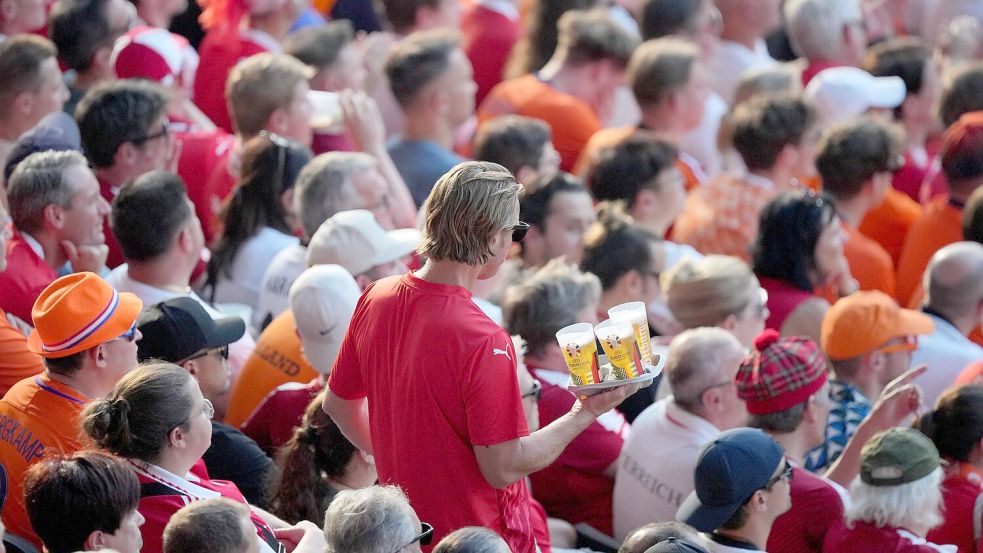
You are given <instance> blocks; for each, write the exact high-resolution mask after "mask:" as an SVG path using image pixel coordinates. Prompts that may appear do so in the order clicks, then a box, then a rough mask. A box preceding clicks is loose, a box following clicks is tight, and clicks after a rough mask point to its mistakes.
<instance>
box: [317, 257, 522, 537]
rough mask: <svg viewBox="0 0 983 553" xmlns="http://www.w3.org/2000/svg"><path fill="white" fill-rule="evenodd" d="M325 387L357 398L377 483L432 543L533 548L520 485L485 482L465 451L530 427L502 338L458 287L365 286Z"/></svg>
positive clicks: (387, 282) (405, 282) (404, 280)
mask: <svg viewBox="0 0 983 553" xmlns="http://www.w3.org/2000/svg"><path fill="white" fill-rule="evenodd" d="M328 387H329V388H330V389H331V391H332V392H333V393H334V394H335V395H337V396H339V397H341V398H342V399H346V400H356V399H361V398H367V399H368V408H369V428H370V430H371V433H372V446H373V447H372V448H373V453H374V454H375V461H376V468H377V469H378V472H379V481H380V482H381V483H384V484H398V485H399V486H401V487H402V488H403V489H404V490H405V491H406V495H407V496H408V497H409V499H410V502H411V503H412V504H413V508H414V509H415V510H416V512H417V514H418V515H419V517H420V520H424V521H427V522H429V523H431V524H433V526H434V528H435V529H436V531H435V535H434V543H437V542H438V541H440V539H441V538H443V537H444V536H446V535H447V534H449V533H451V532H453V531H454V530H457V529H458V528H462V527H464V526H485V527H487V528H490V529H491V530H493V531H495V532H496V533H498V534H499V535H501V536H502V537H503V538H504V539H505V541H506V542H507V543H508V544H509V546H510V547H511V548H512V551H513V552H515V553H533V552H534V551H535V550H536V544H535V539H534V538H533V530H532V526H531V524H530V518H529V510H530V507H529V493H528V491H527V490H526V485H525V482H524V480H519V481H518V482H515V483H513V484H511V485H509V486H508V487H506V488H504V489H496V488H494V487H492V486H491V485H490V484H489V483H488V482H487V481H486V480H485V478H484V476H483V475H482V473H481V470H480V468H479V467H478V461H477V458H476V457H475V454H474V449H473V448H474V447H475V446H491V445H496V444H500V443H504V442H508V441H511V440H515V439H518V438H520V437H522V436H527V435H528V434H529V429H528V426H527V425H526V417H525V414H524V412H523V409H522V402H521V401H520V399H519V384H518V378H517V376H516V365H515V351H514V349H513V347H512V340H511V339H510V338H509V335H508V334H507V333H506V332H505V331H504V330H502V328H501V327H499V326H498V325H496V324H495V323H494V322H492V320H491V319H489V318H488V317H487V316H485V314H484V313H482V311H481V310H480V309H479V308H478V306H476V305H475V304H474V302H473V301H472V300H471V293H470V292H469V291H468V290H467V289H465V288H463V287H460V286H451V285H444V284H435V283H432V282H429V281H426V280H423V279H420V278H417V277H416V276H415V275H414V274H413V273H407V274H405V275H403V276H394V277H389V278H385V279H382V280H379V281H377V282H375V283H374V284H372V285H371V286H369V287H368V288H367V289H366V290H365V293H364V294H363V295H362V297H361V299H359V302H358V305H357V306H356V307H355V313H354V315H353V316H352V321H351V326H350V327H349V328H348V333H347V334H346V335H345V340H344V342H343V343H342V345H341V350H340V351H339V352H338V357H337V359H336V360H335V364H334V367H333V368H332V370H331V376H330V377H329V380H328ZM428 550H429V548H428Z"/></svg>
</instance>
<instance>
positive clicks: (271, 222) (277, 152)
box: [205, 132, 311, 312]
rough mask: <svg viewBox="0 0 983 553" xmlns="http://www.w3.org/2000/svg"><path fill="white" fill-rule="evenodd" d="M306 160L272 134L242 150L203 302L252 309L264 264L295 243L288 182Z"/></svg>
mask: <svg viewBox="0 0 983 553" xmlns="http://www.w3.org/2000/svg"><path fill="white" fill-rule="evenodd" d="M310 160H311V154H310V150H308V149H307V148H305V147H303V146H300V145H299V144H296V143H294V142H290V141H289V140H287V139H284V138H282V137H280V136H278V135H275V134H272V133H267V132H261V133H260V136H257V137H255V138H253V139H251V140H250V141H249V142H247V143H246V144H245V146H243V151H242V169H241V171H242V178H241V179H240V180H239V183H238V184H237V185H236V188H235V191H234V192H233V193H232V196H231V197H230V198H229V201H228V203H226V204H225V206H224V207H223V208H222V211H221V213H219V220H220V221H221V223H222V234H221V236H220V237H219V239H218V242H217V243H216V244H215V247H214V248H212V257H211V259H209V260H208V280H207V282H206V283H205V288H206V293H207V294H208V296H209V298H208V299H209V301H211V302H214V303H219V304H224V303H238V304H244V305H247V306H249V308H250V312H251V311H252V310H254V309H256V307H257V306H256V300H257V294H258V293H259V287H260V284H261V281H262V280H263V273H264V271H265V270H266V264H267V263H268V262H269V261H270V260H271V259H273V258H274V257H275V256H276V255H277V254H278V253H279V252H281V251H283V250H284V249H286V248H289V247H290V246H293V245H295V244H297V237H296V236H294V234H295V231H296V230H297V228H298V227H299V226H300V225H299V221H298V219H297V214H296V212H295V211H294V201H293V198H294V183H295V182H296V180H297V175H298V174H299V173H300V170H301V169H303V167H304V165H305V164H307V162H309V161H310Z"/></svg>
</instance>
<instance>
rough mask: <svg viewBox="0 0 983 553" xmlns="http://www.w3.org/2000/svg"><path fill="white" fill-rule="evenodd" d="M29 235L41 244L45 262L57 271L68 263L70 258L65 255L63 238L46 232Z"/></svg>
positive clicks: (30, 233)
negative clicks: (62, 246)
mask: <svg viewBox="0 0 983 553" xmlns="http://www.w3.org/2000/svg"><path fill="white" fill-rule="evenodd" d="M27 234H29V235H30V236H31V237H32V238H34V239H35V240H37V242H38V244H41V251H42V252H44V262H45V263H47V264H48V265H49V266H50V267H51V268H52V269H54V270H55V271H58V269H60V268H61V267H62V265H64V264H65V263H66V262H67V261H68V256H66V255H65V252H64V250H62V248H61V238H59V237H57V236H54V235H52V234H50V233H47V232H44V231H42V232H39V233H37V234H34V233H32V232H29V233H27Z"/></svg>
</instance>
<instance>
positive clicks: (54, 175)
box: [7, 150, 88, 232]
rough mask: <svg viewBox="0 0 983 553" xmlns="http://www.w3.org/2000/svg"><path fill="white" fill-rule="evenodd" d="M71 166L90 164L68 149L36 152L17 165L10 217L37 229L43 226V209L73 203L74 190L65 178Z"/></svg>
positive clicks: (21, 226)
mask: <svg viewBox="0 0 983 553" xmlns="http://www.w3.org/2000/svg"><path fill="white" fill-rule="evenodd" d="M72 165H81V166H82V167H88V162H87V161H86V160H85V158H84V157H83V156H82V154H80V153H78V152H76V151H71V150H69V151H64V152H54V151H47V152H36V153H33V154H31V155H29V156H27V157H26V158H24V161H21V162H20V163H18V164H17V168H16V169H14V172H13V174H11V175H10V183H9V185H8V187H7V200H8V203H9V205H10V218H11V219H13V221H14V226H15V227H16V228H18V229H20V230H23V231H27V232H34V231H37V230H38V229H40V228H42V227H43V225H44V208H46V207H48V206H49V205H52V204H54V205H59V206H61V207H64V208H67V207H69V206H70V205H71V203H72V199H73V198H74V197H75V190H74V187H72V186H71V185H70V183H68V182H67V181H66V180H65V171H66V170H67V169H68V168H69V167H71V166H72Z"/></svg>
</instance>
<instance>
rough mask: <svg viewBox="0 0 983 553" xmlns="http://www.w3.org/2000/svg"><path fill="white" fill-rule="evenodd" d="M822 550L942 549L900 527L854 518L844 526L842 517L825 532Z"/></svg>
mask: <svg viewBox="0 0 983 553" xmlns="http://www.w3.org/2000/svg"><path fill="white" fill-rule="evenodd" d="M823 551H827V552H829V553H839V552H841V551H843V552H845V551H863V553H940V552H943V551H945V550H944V549H942V548H941V547H939V546H938V545H936V544H934V543H932V542H929V541H927V540H925V539H924V538H920V537H918V536H917V535H915V534H913V533H911V532H909V531H908V530H905V529H904V528H894V527H892V526H885V527H883V528H878V527H877V526H874V525H873V524H870V523H867V522H862V521H859V520H858V521H856V522H854V523H853V528H847V527H846V522H845V521H839V522H837V523H836V524H834V525H833V526H832V527H831V528H830V529H829V532H827V533H826V541H825V542H824V543H823Z"/></svg>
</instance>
